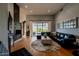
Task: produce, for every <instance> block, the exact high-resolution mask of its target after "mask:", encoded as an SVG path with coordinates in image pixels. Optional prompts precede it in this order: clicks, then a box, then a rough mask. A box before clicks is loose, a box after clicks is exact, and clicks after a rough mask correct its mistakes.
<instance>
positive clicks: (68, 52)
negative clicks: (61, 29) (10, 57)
mask: <svg viewBox="0 0 79 59" xmlns="http://www.w3.org/2000/svg"><path fill="white" fill-rule="evenodd" d="M34 40H35V39H34V38H33V39H32V38H31V37H24V38H22V40H21V41H22V42H21V44H20V42H17V45H16V44H15V45H14V47H13V46H12V51H15V50H16V49H17V46H18V43H19V47H18V48H22V47H24V48H26V49H27V50H28V52H30V53H31V54H32V55H33V56H73V55H72V50H66V49H64V48H63V47H61V48H60V50H59V51H57V52H46V51H45V52H40V51H37V50H35V49H33V48H32V46H31V43H32V42H33V41H34Z"/></svg>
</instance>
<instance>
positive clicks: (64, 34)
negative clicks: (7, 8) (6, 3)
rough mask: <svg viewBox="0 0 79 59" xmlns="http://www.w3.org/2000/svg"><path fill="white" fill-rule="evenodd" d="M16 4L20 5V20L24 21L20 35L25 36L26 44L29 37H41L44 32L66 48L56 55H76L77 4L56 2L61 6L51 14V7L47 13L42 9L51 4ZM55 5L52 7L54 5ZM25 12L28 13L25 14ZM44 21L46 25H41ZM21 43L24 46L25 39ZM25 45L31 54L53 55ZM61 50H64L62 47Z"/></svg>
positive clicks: (78, 39) (78, 40) (77, 31)
mask: <svg viewBox="0 0 79 59" xmlns="http://www.w3.org/2000/svg"><path fill="white" fill-rule="evenodd" d="M17 5H20V6H21V8H20V22H21V23H24V25H25V26H24V25H23V28H24V29H23V30H22V34H23V35H22V37H23V38H24V39H25V38H27V45H28V44H29V43H28V42H29V41H30V39H32V37H33V40H35V39H36V40H37V39H42V34H43V36H45V34H46V36H49V37H50V38H51V39H53V40H54V41H56V42H57V43H58V44H59V45H60V46H62V47H63V48H65V49H66V50H67V51H65V52H63V53H65V54H63V53H60V54H58V55H78V53H77V52H78V51H77V50H78V47H79V45H78V42H79V34H78V33H79V30H78V28H79V24H78V23H79V20H78V19H79V17H78V6H79V4H74V3H70V4H68V3H67V4H66V3H65V4H58V5H57V4H56V5H57V6H59V7H60V6H61V8H59V11H57V13H55V14H54V15H53V14H52V13H53V12H52V8H51V10H49V9H50V8H48V9H47V14H44V10H43V7H46V8H47V6H50V5H52V7H53V4H17ZM45 5H47V6H45ZM56 5H55V6H54V7H56ZM40 6H41V7H40ZM24 7H25V8H24ZM31 8H33V9H31ZM34 8H37V9H36V10H35V9H34ZM40 8H41V12H40V10H38V9H40ZM57 8H58V7H57ZM44 9H45V8H44ZM54 9H55V8H54ZM26 10H27V12H26ZM28 10H30V11H29V12H28ZM37 10H38V11H37ZM35 11H36V12H35ZM34 12H35V13H34ZM37 12H38V13H37ZM26 14H28V15H27V16H26ZM24 19H25V20H24ZM44 23H47V24H48V25H46V26H47V27H45V26H43V24H44ZM34 24H36V25H34ZM33 25H34V26H33ZM33 27H34V30H33ZM46 28H47V29H46ZM43 29H44V30H43ZM41 33H42V34H41ZM34 35H35V36H36V38H34ZM28 36H30V37H31V38H30V39H29V40H28ZM66 39H68V40H66ZM20 42H21V41H20ZM24 42H25V43H24ZM21 43H22V44H23V43H24V44H23V45H24V46H25V45H26V40H24V41H22V42H21ZM19 44H20V43H19ZM15 45H16V44H15ZM17 46H18V44H17V45H16V47H17ZM22 47H23V46H22V45H21V46H20V48H22ZM25 47H26V49H27V50H29V52H30V51H31V53H33V54H32V55H53V53H50V52H49V53H48V54H46V53H39V52H38V49H37V51H35V48H34V49H33V50H30V49H31V48H30V49H29V48H27V46H25ZM38 48H39V47H38ZM13 49H14V48H13ZM16 49H18V48H16ZM16 49H15V50H16ZM62 50H63V51H64V49H62ZM34 51H35V52H34ZM54 55H57V54H54Z"/></svg>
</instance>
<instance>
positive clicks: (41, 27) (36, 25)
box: [32, 22, 48, 35]
mask: <svg viewBox="0 0 79 59" xmlns="http://www.w3.org/2000/svg"><path fill="white" fill-rule="evenodd" d="M32 31H33V35H35V34H40V33H41V32H47V31H48V23H47V22H33V23H32Z"/></svg>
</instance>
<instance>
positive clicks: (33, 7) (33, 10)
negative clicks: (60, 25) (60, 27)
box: [18, 3, 65, 15]
mask: <svg viewBox="0 0 79 59" xmlns="http://www.w3.org/2000/svg"><path fill="white" fill-rule="evenodd" d="M18 5H19V6H20V7H22V8H25V10H26V13H27V15H53V14H55V13H56V12H58V11H59V10H60V9H61V8H63V7H64V5H65V3H18Z"/></svg>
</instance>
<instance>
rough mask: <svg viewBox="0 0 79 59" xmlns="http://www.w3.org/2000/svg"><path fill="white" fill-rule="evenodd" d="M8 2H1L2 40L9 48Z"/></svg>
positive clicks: (0, 32) (0, 24)
mask: <svg viewBox="0 0 79 59" xmlns="http://www.w3.org/2000/svg"><path fill="white" fill-rule="evenodd" d="M7 23H8V4H0V41H2V43H3V44H4V46H5V47H6V48H7V49H8V31H7Z"/></svg>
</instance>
